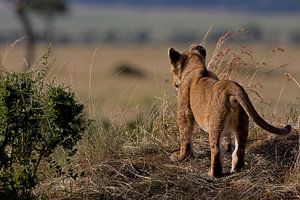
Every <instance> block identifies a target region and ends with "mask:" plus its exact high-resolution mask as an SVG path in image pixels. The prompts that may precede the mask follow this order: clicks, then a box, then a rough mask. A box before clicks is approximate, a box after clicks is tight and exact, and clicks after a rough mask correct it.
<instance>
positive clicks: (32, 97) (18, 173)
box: [0, 72, 86, 199]
mask: <svg viewBox="0 0 300 200" xmlns="http://www.w3.org/2000/svg"><path fill="white" fill-rule="evenodd" d="M83 109H84V107H83V105H82V104H79V103H77V102H76V100H75V99H74V94H73V93H72V92H70V91H69V89H67V88H66V87H64V86H55V84H53V83H47V82H46V81H45V73H40V72H38V73H36V72H26V73H6V74H5V75H4V76H2V77H1V78H0V191H1V190H2V191H4V192H5V194H6V195H7V196H8V197H9V198H12V199H15V198H18V199H20V198H21V199H28V198H30V197H31V190H32V189H33V187H34V186H35V185H36V184H37V181H38V169H39V165H40V164H41V162H42V161H43V162H46V163H47V162H48V164H50V162H53V161H51V154H52V153H53V152H54V151H55V150H56V149H57V148H59V147H61V148H63V149H64V150H65V151H67V152H68V155H69V156H72V155H74V153H75V152H76V148H75V145H76V143H77V141H78V140H79V139H80V138H81V137H82V134H83V133H84V130H85V125H86V120H85V117H84V115H83Z"/></svg>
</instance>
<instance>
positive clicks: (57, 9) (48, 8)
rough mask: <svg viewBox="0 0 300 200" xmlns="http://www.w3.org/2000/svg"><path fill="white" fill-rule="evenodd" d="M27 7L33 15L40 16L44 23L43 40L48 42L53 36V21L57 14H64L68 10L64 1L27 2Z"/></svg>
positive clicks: (34, 0) (42, 0) (40, 0)
mask: <svg viewBox="0 0 300 200" xmlns="http://www.w3.org/2000/svg"><path fill="white" fill-rule="evenodd" d="M28 7H29V8H30V9H31V10H32V11H33V12H35V13H37V14H39V15H41V16H42V17H43V18H44V21H45V29H44V34H43V39H44V40H46V41H50V40H51V39H52V38H51V37H52V36H53V35H54V30H55V29H54V20H55V16H56V15H58V14H63V13H66V12H67V10H68V7H67V3H66V1H65V0H29V5H28Z"/></svg>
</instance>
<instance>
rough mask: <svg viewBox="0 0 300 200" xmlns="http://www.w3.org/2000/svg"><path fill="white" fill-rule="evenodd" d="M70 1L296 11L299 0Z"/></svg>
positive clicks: (78, 0) (299, 8)
mask: <svg viewBox="0 0 300 200" xmlns="http://www.w3.org/2000/svg"><path fill="white" fill-rule="evenodd" d="M70 2H79V3H83V4H84V3H90V4H91V3H93V4H106V5H115V4H121V5H132V6H171V7H176V6H191V7H197V8H201V7H202V8H209V7H210V8H226V9H233V10H243V11H247V10H248V11H264V12H265V11H270V12H287V11H288V12H291V11H292V12H296V11H300V1H299V0H214V1H211V0H185V1H182V0H142V1H141V0H70Z"/></svg>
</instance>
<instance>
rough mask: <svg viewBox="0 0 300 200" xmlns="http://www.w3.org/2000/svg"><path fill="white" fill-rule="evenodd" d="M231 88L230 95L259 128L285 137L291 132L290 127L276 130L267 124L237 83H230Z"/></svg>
mask: <svg viewBox="0 0 300 200" xmlns="http://www.w3.org/2000/svg"><path fill="white" fill-rule="evenodd" d="M231 84H232V87H230V91H229V93H230V95H232V96H234V97H235V98H236V100H237V101H238V102H239V104H240V105H241V106H242V107H243V108H244V110H245V111H246V113H247V114H248V115H249V116H250V117H251V118H252V119H253V120H254V122H255V123H256V124H257V125H259V126H260V127H261V128H263V129H265V130H266V131H269V132H271V133H274V134H278V135H286V134H288V133H290V132H291V129H292V127H291V126H290V125H286V126H285V127H283V128H277V127H275V126H273V125H271V124H269V123H268V122H266V121H265V120H264V119H263V118H262V117H261V116H260V115H259V114H258V113H257V112H256V110H255V108H254V107H253V105H252V103H251V101H250V99H249V96H248V94H247V93H246V91H245V90H244V89H243V88H242V87H241V86H240V85H239V84H237V83H235V82H231Z"/></svg>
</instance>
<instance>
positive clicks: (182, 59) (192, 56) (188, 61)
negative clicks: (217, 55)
mask: <svg viewBox="0 0 300 200" xmlns="http://www.w3.org/2000/svg"><path fill="white" fill-rule="evenodd" d="M168 53H169V59H170V62H171V73H172V76H173V86H174V87H175V88H176V89H178V88H179V85H180V83H181V80H182V74H183V72H184V70H185V69H187V68H188V66H189V65H190V66H193V67H196V66H198V65H199V66H202V67H203V66H204V68H205V57H206V50H205V48H204V47H203V46H201V45H198V44H192V45H191V46H190V48H189V50H188V52H185V53H179V52H178V51H176V50H175V49H174V48H169V51H168ZM204 70H206V69H204Z"/></svg>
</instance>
